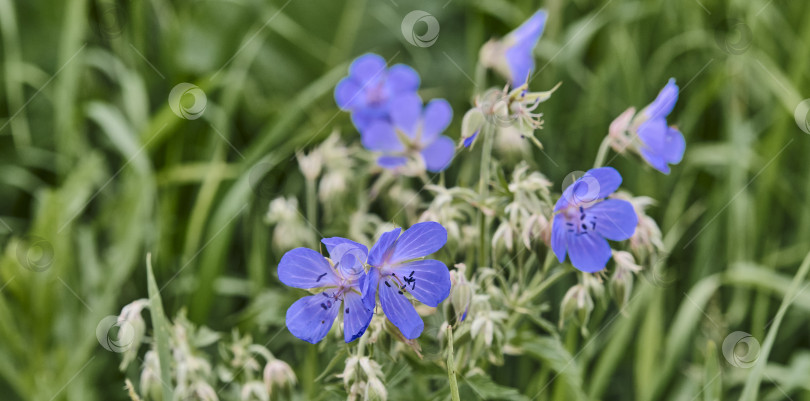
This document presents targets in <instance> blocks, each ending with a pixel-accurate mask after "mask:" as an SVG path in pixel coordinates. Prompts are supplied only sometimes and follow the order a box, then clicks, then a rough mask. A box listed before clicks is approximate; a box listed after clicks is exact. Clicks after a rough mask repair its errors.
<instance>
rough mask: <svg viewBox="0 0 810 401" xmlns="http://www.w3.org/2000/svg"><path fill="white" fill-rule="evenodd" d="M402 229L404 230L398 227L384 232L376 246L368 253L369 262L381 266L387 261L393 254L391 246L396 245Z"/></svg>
mask: <svg viewBox="0 0 810 401" xmlns="http://www.w3.org/2000/svg"><path fill="white" fill-rule="evenodd" d="M400 231H402V229H401V228H399V227H397V228H395V229H393V230H391V231H388V232H386V233H383V235H381V236H380V239H378V240H377V242H376V243H375V244H374V246H373V247H371V252H369V254H368V264H370V265H372V266H380V265H382V264H383V262H385V261H386V259H387V258H389V257H390V256H391V255H390V251H392V249H391V247H392V245H394V242H395V241H396V240H397V237H399V233H400ZM386 254H387V255H386Z"/></svg>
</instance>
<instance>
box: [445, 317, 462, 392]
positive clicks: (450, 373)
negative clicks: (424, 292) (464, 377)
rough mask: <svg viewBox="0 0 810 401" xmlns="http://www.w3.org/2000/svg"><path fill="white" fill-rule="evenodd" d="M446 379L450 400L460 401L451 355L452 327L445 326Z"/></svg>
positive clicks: (454, 364)
mask: <svg viewBox="0 0 810 401" xmlns="http://www.w3.org/2000/svg"><path fill="white" fill-rule="evenodd" d="M447 342H448V345H447V377H448V379H449V380H450V398H451V399H452V400H453V401H461V397H459V395H458V381H457V380H456V361H455V360H454V355H453V326H451V325H449V324H448V325H447Z"/></svg>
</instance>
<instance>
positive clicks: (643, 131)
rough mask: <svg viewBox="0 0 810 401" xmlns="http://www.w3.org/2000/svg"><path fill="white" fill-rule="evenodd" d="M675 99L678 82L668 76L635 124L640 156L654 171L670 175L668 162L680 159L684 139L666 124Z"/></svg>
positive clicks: (683, 148)
mask: <svg viewBox="0 0 810 401" xmlns="http://www.w3.org/2000/svg"><path fill="white" fill-rule="evenodd" d="M677 101H678V85H676V84H675V78H670V79H669V82H667V85H666V86H664V89H661V92H659V93H658V97H656V98H655V100H654V101H653V102H652V103H650V105H649V106H647V107H646V108H644V110H642V114H643V115H644V117H646V120H645V121H644V122H643V123H641V125H640V126H639V127H638V131H637V132H638V138H639V139H640V140H641V143H642V146H641V149H640V150H641V156H642V157H643V158H644V160H646V161H647V163H649V164H650V166H652V167H653V168H655V169H656V170H658V171H660V172H662V173H664V174H669V165H670V164H678V163H680V162H681V159H683V152H684V150H686V141H685V140H684V138H683V134H681V132H680V131H678V129H677V128H675V127H671V126H667V120H666V118H667V116H668V115H669V113H670V112H672V108H673V107H675V102H677Z"/></svg>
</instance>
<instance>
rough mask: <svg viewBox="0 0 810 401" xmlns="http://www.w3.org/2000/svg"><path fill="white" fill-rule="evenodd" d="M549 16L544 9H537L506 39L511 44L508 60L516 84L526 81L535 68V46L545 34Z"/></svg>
mask: <svg viewBox="0 0 810 401" xmlns="http://www.w3.org/2000/svg"><path fill="white" fill-rule="evenodd" d="M547 16H548V14H547V13H546V12H545V11H544V10H539V11H537V12H536V13H534V15H532V16H531V18H529V19H528V20H526V22H524V23H523V24H522V25H521V26H519V27H518V28H517V29H515V30H514V31H513V32H512V33H511V34H509V35H508V36H507V38H506V39H505V40H506V42H507V46H509V49H508V50H507V51H506V62H507V64H508V65H509V71H510V74H511V75H512V77H511V80H512V84H513V85H515V86H517V85H520V84H522V83H524V82H526V81H527V80H528V78H529V74H531V71H532V70H533V69H534V54H533V53H534V48H535V46H536V45H537V41H538V40H540V36H541V35H542V34H543V29H544V28H545V25H546V17H547Z"/></svg>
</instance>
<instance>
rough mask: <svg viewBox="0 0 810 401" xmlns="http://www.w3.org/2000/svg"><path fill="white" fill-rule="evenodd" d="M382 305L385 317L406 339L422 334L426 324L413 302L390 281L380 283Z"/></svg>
mask: <svg viewBox="0 0 810 401" xmlns="http://www.w3.org/2000/svg"><path fill="white" fill-rule="evenodd" d="M380 304H381V305H382V310H383V312H384V313H385V317H387V318H388V320H390V321H391V323H393V324H394V326H397V328H398V329H399V331H400V332H401V333H402V335H403V336H405V338H408V339H414V338H417V337H419V335H420V334H422V330H423V329H424V328H425V323H424V322H423V321H422V318H421V317H420V316H419V314H418V313H416V309H414V307H413V304H412V303H411V301H410V300H409V299H408V298H407V297H406V296H405V295H404V293H403V292H401V291H400V290H399V287H397V285H396V283H394V282H392V281H391V280H390V277H389V279H388V280H386V281H383V282H382V283H380Z"/></svg>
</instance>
